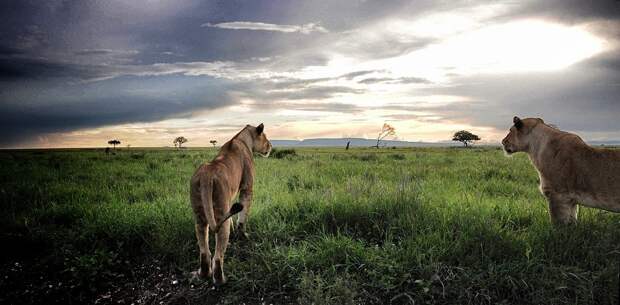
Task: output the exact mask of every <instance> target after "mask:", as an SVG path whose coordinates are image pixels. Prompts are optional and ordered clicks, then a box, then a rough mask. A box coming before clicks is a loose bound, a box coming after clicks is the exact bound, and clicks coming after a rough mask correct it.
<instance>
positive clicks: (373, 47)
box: [0, 0, 620, 148]
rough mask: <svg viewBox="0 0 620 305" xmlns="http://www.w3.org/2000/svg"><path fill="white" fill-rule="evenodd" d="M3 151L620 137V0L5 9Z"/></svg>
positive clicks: (22, 0)
mask: <svg viewBox="0 0 620 305" xmlns="http://www.w3.org/2000/svg"><path fill="white" fill-rule="evenodd" d="M0 35H1V37H2V39H0V148H35V147H36V148H51V147H103V146H106V145H107V141H108V140H110V139H119V140H120V141H121V142H122V144H121V146H126V145H131V146H133V147H138V146H140V147H141V146H173V144H172V141H173V140H174V138H176V137H177V136H184V137H186V138H187V139H188V140H189V141H188V143H187V144H186V145H187V146H209V145H210V144H209V141H210V140H212V139H215V140H217V141H218V142H220V143H223V142H225V141H226V140H228V139H229V138H230V137H232V136H233V135H234V134H235V133H236V132H237V131H239V130H240V129H241V128H243V127H244V126H245V125H246V124H251V125H258V124H259V123H264V124H265V132H266V133H267V135H268V137H269V138H271V139H308V138H341V137H343V138H346V137H363V138H373V137H376V136H377V134H378V132H379V131H380V129H381V127H382V125H383V123H388V124H390V125H392V126H394V127H395V128H396V139H400V140H408V141H428V142H440V141H449V140H450V139H451V135H452V134H453V133H454V132H456V131H458V130H462V129H466V130H469V131H471V132H473V133H476V134H478V135H479V136H480V137H481V138H482V139H483V140H482V142H484V143H490V144H496V143H497V142H498V141H499V140H500V139H501V138H502V137H503V136H504V135H505V134H506V132H507V129H508V128H509V127H510V126H511V122H512V117H513V116H514V115H518V116H521V117H541V118H543V119H544V120H545V121H546V122H548V123H553V124H554V125H556V126H558V127H559V128H560V129H562V130H567V131H571V132H575V133H577V134H579V135H580V136H582V138H584V139H585V140H587V141H614V140H620V1H614V0H595V1H581V0H544V1H543V0H541V1H474V0H468V1H428V0H421V1H372V0H331V1H319V0H316V1H295V0H289V1H279V0H270V1H261V0H248V1H236V0H229V1H224V0H220V1H203V0H159V1H156V0H106V1H88V0H47V1H38V0H5V1H2V2H1V3H0Z"/></svg>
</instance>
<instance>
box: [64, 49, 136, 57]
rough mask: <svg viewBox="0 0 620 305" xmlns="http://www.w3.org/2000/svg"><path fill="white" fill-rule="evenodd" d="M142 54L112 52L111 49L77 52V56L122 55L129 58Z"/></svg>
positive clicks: (130, 51)
mask: <svg viewBox="0 0 620 305" xmlns="http://www.w3.org/2000/svg"><path fill="white" fill-rule="evenodd" d="M138 53H140V52H138V51H136V50H111V49H83V50H79V51H75V52H74V54H75V55H79V56H89V55H95V56H97V55H121V56H129V55H136V54H138Z"/></svg>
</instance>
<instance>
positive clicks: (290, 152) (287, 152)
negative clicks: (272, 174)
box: [271, 148, 297, 159]
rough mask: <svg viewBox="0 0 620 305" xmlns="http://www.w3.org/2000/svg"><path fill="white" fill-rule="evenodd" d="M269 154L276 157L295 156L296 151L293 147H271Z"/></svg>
mask: <svg viewBox="0 0 620 305" xmlns="http://www.w3.org/2000/svg"><path fill="white" fill-rule="evenodd" d="M271 156H273V157H274V158H276V159H284V158H292V157H296V156H297V152H296V151H295V150H294V149H290V148H289V149H275V148H274V149H272V150H271Z"/></svg>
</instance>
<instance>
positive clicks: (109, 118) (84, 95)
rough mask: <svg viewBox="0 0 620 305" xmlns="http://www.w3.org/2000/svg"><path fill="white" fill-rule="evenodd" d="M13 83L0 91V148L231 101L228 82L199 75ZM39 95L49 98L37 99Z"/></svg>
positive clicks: (158, 117)
mask: <svg viewBox="0 0 620 305" xmlns="http://www.w3.org/2000/svg"><path fill="white" fill-rule="evenodd" d="M164 84H166V87H163V86H162V85H164ZM12 86H13V87H14V88H13V90H7V91H3V92H0V99H2V100H3V103H1V104H0V146H10V145H15V144H17V143H20V142H22V141H24V140H26V139H30V138H33V137H36V136H37V135H42V134H46V133H50V132H63V131H71V130H76V129H80V128H91V127H101V126H109V125H115V124H122V123H132V122H152V121H158V120H162V119H166V118H172V117H183V116H188V115H190V114H191V112H193V111H198V110H205V109H214V108H219V107H223V106H227V105H231V104H233V103H234V99H233V98H231V96H230V94H229V92H228V87H229V84H228V83H226V82H223V81H220V80H217V79H211V80H205V79H204V77H201V78H197V77H185V76H168V77H157V78H146V79H145V78H135V77H122V78H119V79H116V80H110V81H105V82H99V83H96V84H87V85H85V86H69V87H67V86H64V85H50V84H47V83H46V84H32V83H31V84H30V85H24V84H23V83H15V84H13V85H12ZM35 86H41V88H37V87H35ZM112 88H113V89H114V90H111V89H112ZM61 92H62V93H64V94H60V93H61ZM41 94H45V95H47V94H49V98H48V99H46V100H45V102H41V101H39V100H38V99H39V96H40V95H41Z"/></svg>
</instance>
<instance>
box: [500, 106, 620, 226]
mask: <svg viewBox="0 0 620 305" xmlns="http://www.w3.org/2000/svg"><path fill="white" fill-rule="evenodd" d="M513 123H514V125H513V126H512V127H511V128H510V131H509V133H508V135H507V136H506V137H505V138H504V139H503V140H502V145H503V147H504V151H505V152H506V153H507V154H509V155H510V154H513V153H516V152H525V153H527V154H528V156H529V158H530V160H531V161H532V164H533V165H534V167H535V168H536V170H537V171H538V175H539V177H540V191H541V193H542V194H543V195H544V196H545V198H546V199H547V202H548V203H549V216H550V218H551V222H552V223H553V224H556V225H557V224H570V223H575V222H577V214H578V212H579V206H578V205H579V204H580V205H583V206H586V207H592V208H598V209H603V210H607V211H612V212H620V150H614V149H601V148H594V147H591V146H589V145H587V144H586V143H585V142H584V141H583V140H582V139H581V138H580V137H579V136H577V135H575V134H572V133H569V132H564V131H561V130H559V129H557V128H555V127H552V126H549V125H547V124H545V122H544V121H543V120H542V119H540V118H527V119H523V120H522V119H520V118H518V117H516V116H515V117H514V119H513Z"/></svg>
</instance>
